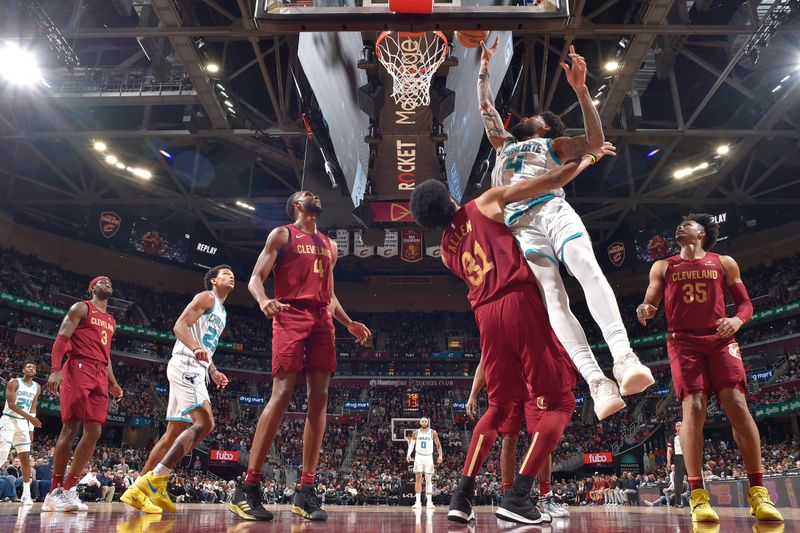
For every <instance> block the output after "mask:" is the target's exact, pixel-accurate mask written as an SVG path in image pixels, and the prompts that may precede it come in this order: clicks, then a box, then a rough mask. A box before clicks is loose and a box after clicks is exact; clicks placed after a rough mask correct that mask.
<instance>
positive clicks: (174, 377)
mask: <svg viewBox="0 0 800 533" xmlns="http://www.w3.org/2000/svg"><path fill="white" fill-rule="evenodd" d="M207 374H208V372H207V371H206V369H205V367H204V366H203V365H201V364H200V363H198V362H197V360H196V359H194V357H189V356H186V355H174V356H172V358H171V359H170V360H169V364H167V379H168V380H169V401H168V402H167V422H188V423H191V422H192V419H191V418H190V417H189V411H192V410H193V409H197V408H198V407H200V406H201V405H203V402H206V401H207V402H209V403H210V399H209V397H208V387H206V375H207Z"/></svg>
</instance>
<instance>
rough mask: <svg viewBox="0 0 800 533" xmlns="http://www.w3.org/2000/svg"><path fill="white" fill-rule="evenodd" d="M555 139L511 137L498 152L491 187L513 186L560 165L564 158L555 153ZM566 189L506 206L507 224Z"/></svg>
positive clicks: (562, 194)
mask: <svg viewBox="0 0 800 533" xmlns="http://www.w3.org/2000/svg"><path fill="white" fill-rule="evenodd" d="M552 141H553V140H552V139H546V138H543V137H535V138H533V139H528V140H527V141H515V140H511V141H509V142H507V143H506V144H504V145H503V148H502V149H500V150H499V151H498V152H497V161H496V162H495V164H494V170H492V187H498V186H500V185H513V184H514V183H518V182H520V181H522V180H525V179H529V178H532V177H534V176H541V175H542V174H544V173H545V172H547V171H548V170H550V169H552V168H555V167H556V166H559V165H561V161H559V160H558V157H556V154H555V152H553V147H552ZM563 196H564V189H554V190H552V191H550V192H548V193H547V194H544V195H542V196H537V197H536V198H530V199H528V200H523V201H521V202H513V203H510V204H508V205H507V206H506V208H505V212H504V216H505V221H506V224H507V225H509V226H513V225H514V223H515V222H516V221H517V220H518V219H519V217H521V216H522V215H523V214H525V213H526V212H527V211H528V210H529V209H531V208H532V207H534V206H536V205H538V204H541V203H543V202H546V201H548V200H551V199H553V198H556V197H563Z"/></svg>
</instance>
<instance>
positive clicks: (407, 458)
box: [406, 455, 414, 463]
mask: <svg viewBox="0 0 800 533" xmlns="http://www.w3.org/2000/svg"><path fill="white" fill-rule="evenodd" d="M406 462H407V463H413V462H414V459H412V458H411V457H410V456H408V455H406Z"/></svg>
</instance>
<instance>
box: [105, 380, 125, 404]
mask: <svg viewBox="0 0 800 533" xmlns="http://www.w3.org/2000/svg"><path fill="white" fill-rule="evenodd" d="M108 392H110V393H111V397H112V398H113V399H114V401H115V402H118V401H120V400H121V399H122V396H123V394H124V393H123V392H122V387H120V386H119V383H114V384H112V385H111V387H109V388H108Z"/></svg>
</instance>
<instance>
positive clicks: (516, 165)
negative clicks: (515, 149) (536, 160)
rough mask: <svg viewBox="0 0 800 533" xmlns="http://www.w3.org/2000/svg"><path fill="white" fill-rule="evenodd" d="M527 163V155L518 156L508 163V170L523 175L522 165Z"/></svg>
mask: <svg viewBox="0 0 800 533" xmlns="http://www.w3.org/2000/svg"><path fill="white" fill-rule="evenodd" d="M524 162H525V155H518V156H517V157H515V158H514V159H509V160H508V161H506V170H513V171H514V174H521V173H522V163H524Z"/></svg>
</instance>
